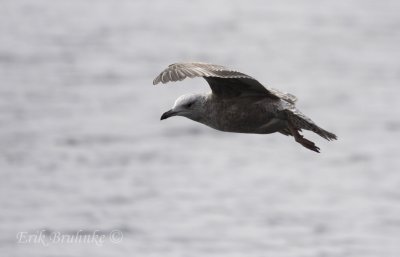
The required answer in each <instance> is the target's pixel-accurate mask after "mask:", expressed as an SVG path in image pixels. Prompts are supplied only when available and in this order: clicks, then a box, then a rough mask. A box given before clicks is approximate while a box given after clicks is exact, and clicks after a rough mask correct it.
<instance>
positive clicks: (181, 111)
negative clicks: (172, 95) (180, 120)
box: [161, 94, 206, 121]
mask: <svg viewBox="0 0 400 257" xmlns="http://www.w3.org/2000/svg"><path fill="white" fill-rule="evenodd" d="M205 101H206V96H205V95H202V94H188V95H183V96H180V97H179V98H178V99H176V101H175V104H174V106H173V107H172V109H171V110H169V111H167V112H165V113H163V115H162V116H161V120H165V119H167V118H169V117H172V116H183V117H186V118H188V119H191V120H194V121H200V119H201V118H202V117H203V113H204V104H205Z"/></svg>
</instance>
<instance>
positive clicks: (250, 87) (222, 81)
mask: <svg viewBox="0 0 400 257" xmlns="http://www.w3.org/2000/svg"><path fill="white" fill-rule="evenodd" d="M186 77H203V78H205V79H206V80H207V82H208V83H209V85H210V87H211V89H212V92H211V93H201V94H187V95H183V96H180V97H179V98H178V99H177V100H176V101H175V103H174V105H173V107H172V109H171V110H169V111H167V112H165V113H164V114H163V115H162V116H161V120H164V119H167V118H169V117H172V116H183V117H186V118H188V119H191V120H193V121H196V122H199V123H202V124H204V125H207V126H209V127H211V128H214V129H216V130H220V131H225V132H236V133H253V134H270V133H274V132H280V133H282V134H284V135H287V136H293V137H294V138H295V140H296V142H298V143H300V144H301V145H303V146H304V147H306V148H308V149H310V150H312V151H315V152H319V148H318V147H317V146H316V145H315V144H314V143H313V142H311V141H309V140H307V139H305V138H304V137H303V136H302V135H301V134H300V133H299V132H300V131H301V130H302V129H305V130H311V131H313V132H315V133H317V134H318V135H320V136H321V137H323V138H325V139H327V140H333V139H336V135H334V134H333V133H331V132H328V131H326V130H324V129H322V128H320V127H319V126H317V125H316V124H315V123H314V122H313V121H312V120H311V119H309V118H308V117H307V116H305V115H304V114H302V113H301V112H300V111H299V110H298V109H297V108H296V107H295V102H296V100H297V98H296V97H295V96H293V95H291V94H288V93H283V92H280V91H278V90H276V89H272V88H266V87H264V86H263V85H261V84H260V83H259V82H258V81H257V80H255V79H254V78H252V77H250V76H248V75H246V74H243V73H240V72H237V71H234V70H231V69H227V68H225V67H223V66H220V65H213V64H206V63H176V64H172V65H170V66H168V68H167V69H165V70H164V71H163V72H162V73H161V74H160V75H159V76H158V77H156V78H155V80H154V82H153V84H157V83H159V82H162V83H167V82H169V81H180V80H183V79H184V78H186Z"/></svg>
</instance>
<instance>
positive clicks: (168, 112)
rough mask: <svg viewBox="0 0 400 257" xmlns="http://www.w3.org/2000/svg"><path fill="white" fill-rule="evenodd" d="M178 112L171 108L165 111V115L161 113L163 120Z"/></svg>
mask: <svg viewBox="0 0 400 257" xmlns="http://www.w3.org/2000/svg"><path fill="white" fill-rule="evenodd" d="M176 114H177V113H176V112H174V111H173V110H169V111H167V112H164V113H163V115H161V120H165V119H168V118H169V117H172V116H175V115H176Z"/></svg>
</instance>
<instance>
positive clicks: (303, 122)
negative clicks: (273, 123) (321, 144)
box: [280, 108, 337, 153]
mask: <svg viewBox="0 0 400 257" xmlns="http://www.w3.org/2000/svg"><path fill="white" fill-rule="evenodd" d="M285 112H286V114H287V120H288V128H287V129H285V130H283V131H280V132H281V133H282V134H285V135H292V136H293V137H294V138H295V140H296V142H298V143H300V144H301V145H302V146H304V147H305V148H307V149H310V150H312V151H314V152H318V153H319V148H318V147H317V146H316V145H315V143H314V142H312V141H310V140H308V139H306V138H304V137H303V136H302V135H301V134H300V133H299V132H300V131H301V130H302V129H305V130H310V131H312V132H314V133H316V134H317V135H319V136H320V137H322V138H324V139H326V140H328V141H331V140H337V136H336V135H335V134H333V133H331V132H329V131H326V130H324V129H322V128H321V127H319V126H317V125H316V124H315V123H314V122H313V121H312V120H311V119H310V118H308V117H307V116H305V115H304V114H302V113H301V112H300V111H298V110H297V109H295V108H293V109H290V110H286V111H285Z"/></svg>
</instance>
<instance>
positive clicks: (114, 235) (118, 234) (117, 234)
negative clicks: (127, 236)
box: [110, 230, 124, 244]
mask: <svg viewBox="0 0 400 257" xmlns="http://www.w3.org/2000/svg"><path fill="white" fill-rule="evenodd" d="M123 238H124V235H123V234H122V231H120V230H113V231H111V232H110V241H111V243H114V244H118V243H120V242H121V241H122V239H123Z"/></svg>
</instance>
